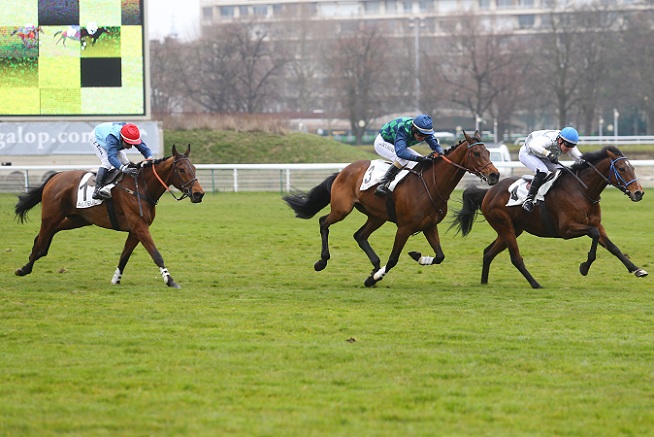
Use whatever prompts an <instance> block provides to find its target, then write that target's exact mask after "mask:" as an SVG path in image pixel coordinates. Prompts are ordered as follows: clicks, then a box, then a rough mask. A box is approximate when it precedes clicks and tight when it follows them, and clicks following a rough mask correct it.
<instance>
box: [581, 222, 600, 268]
mask: <svg viewBox="0 0 654 437" xmlns="http://www.w3.org/2000/svg"><path fill="white" fill-rule="evenodd" d="M588 236H589V237H590V238H591V243H590V250H589V251H588V258H587V259H586V261H584V262H582V263H581V264H579V273H581V275H582V276H586V275H587V274H588V270H590V266H591V264H593V262H594V261H595V260H596V259H597V242H598V241H599V238H600V232H599V229H597V228H594V227H593V228H590V231H589V232H588Z"/></svg>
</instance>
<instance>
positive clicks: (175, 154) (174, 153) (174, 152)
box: [173, 144, 177, 156]
mask: <svg viewBox="0 0 654 437" xmlns="http://www.w3.org/2000/svg"><path fill="white" fill-rule="evenodd" d="M173 156H177V147H175V145H174V144H173Z"/></svg>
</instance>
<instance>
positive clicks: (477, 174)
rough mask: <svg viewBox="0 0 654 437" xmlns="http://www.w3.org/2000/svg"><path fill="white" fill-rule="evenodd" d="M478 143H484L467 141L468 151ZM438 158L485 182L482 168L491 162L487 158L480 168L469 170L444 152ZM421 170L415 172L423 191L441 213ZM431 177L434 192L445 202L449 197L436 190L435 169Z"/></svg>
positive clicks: (481, 143)
mask: <svg viewBox="0 0 654 437" xmlns="http://www.w3.org/2000/svg"><path fill="white" fill-rule="evenodd" d="M466 141H467V140H466ZM461 144H463V142H461V143H459V144H458V145H459V146H460V145H461ZM479 145H482V146H483V145H484V143H483V142H481V141H477V142H475V143H468V146H467V148H468V153H470V149H471V148H473V147H474V146H479ZM439 158H440V159H442V160H444V161H445V162H447V163H448V164H451V165H453V166H454V167H457V168H459V169H461V170H464V171H466V172H468V173H472V174H474V175H475V176H477V177H478V178H479V179H481V180H483V181H485V182H487V181H488V179H487V178H486V176H484V175H483V174H482V173H481V172H482V170H483V169H485V168H486V167H488V166H489V165H491V164H492V163H493V162H492V161H490V160H489V161H488V163H487V164H485V165H484V166H482V167H481V168H479V169H477V168H473V169H472V170H471V169H469V168H467V167H464V166H462V165H460V164H457V163H456V162H453V161H452V160H451V159H449V158H448V157H447V156H445V155H444V154H441V155H440V156H439ZM432 165H433V162H432ZM422 172H423V171H422V169H421V171H420V173H417V175H418V176H419V177H420V180H421V181H422V185H423V186H424V187H425V191H426V192H427V195H428V196H429V200H430V201H431V203H432V205H434V208H435V209H436V210H437V211H440V212H441V213H442V209H440V208H438V206H437V205H436V201H435V200H434V198H433V197H432V196H431V193H430V191H429V187H427V183H426V182H425V179H424V178H423V177H422ZM432 179H433V181H432V182H433V184H434V188H436V194H438V197H439V198H440V199H441V201H442V202H443V203H447V201H448V200H449V197H448V198H447V199H443V196H441V193H440V191H439V190H438V183H437V182H436V172H435V171H432Z"/></svg>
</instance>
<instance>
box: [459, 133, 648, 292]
mask: <svg viewBox="0 0 654 437" xmlns="http://www.w3.org/2000/svg"><path fill="white" fill-rule="evenodd" d="M583 159H584V160H585V161H586V162H585V163H579V164H574V165H573V166H572V167H571V168H570V169H568V171H566V172H564V173H563V174H562V175H561V176H560V177H559V179H558V180H557V181H556V184H555V185H554V186H552V188H551V189H550V190H549V192H548V193H547V196H546V197H545V202H544V203H539V204H537V206H536V208H535V209H534V211H533V212H531V213H529V212H526V211H524V210H523V209H522V208H521V207H520V206H519V205H518V206H506V204H507V202H508V201H509V196H510V194H511V193H509V190H508V188H509V186H510V185H511V184H512V183H513V182H515V181H516V178H508V179H504V180H502V181H501V182H500V183H499V184H497V185H496V186H494V187H493V188H491V189H488V190H481V189H479V188H476V187H470V188H467V189H466V190H465V191H464V192H463V207H462V209H461V210H460V211H459V212H458V213H457V216H456V218H455V221H454V224H453V226H458V229H459V230H460V231H461V232H462V234H463V236H466V235H468V233H469V232H470V230H471V228H472V224H473V223H474V221H475V217H476V215H477V210H479V209H481V212H482V213H483V215H484V217H485V218H486V220H487V221H488V223H489V224H490V225H491V226H492V227H493V229H495V231H496V232H497V238H496V239H495V241H493V242H492V243H491V244H490V245H489V246H488V247H487V248H486V249H485V250H484V263H483V268H482V273H481V283H482V284H486V283H488V273H489V271H490V264H491V262H493V259H494V258H495V257H496V256H497V254H499V253H500V252H502V251H503V250H504V249H506V248H508V249H509V253H510V255H511V263H512V264H513V265H514V266H515V267H516V268H517V269H518V270H519V271H520V273H522V275H523V276H524V277H525V278H526V279H527V281H529V284H531V286H532V287H533V288H541V286H540V284H539V283H538V282H536V280H535V279H534V278H533V277H532V276H531V274H530V273H529V272H528V271H527V269H526V267H525V263H524V261H523V259H522V255H520V250H519V249H518V243H517V241H516V239H517V238H518V236H520V234H522V232H523V231H527V232H528V233H530V234H532V235H536V236H538V237H550V238H563V239H565V240H567V239H570V238H577V237H581V236H583V235H588V236H589V237H590V238H591V239H592V242H591V245H590V251H589V252H588V259H587V260H586V261H585V262H583V263H581V265H580V266H579V272H580V273H581V274H582V275H583V276H586V275H587V274H588V270H589V269H590V266H591V264H592V263H593V261H595V258H596V252H597V243H599V244H601V245H602V247H604V248H606V249H607V250H608V251H609V252H611V253H612V254H613V255H615V256H616V257H618V259H620V261H622V264H624V265H625V267H627V270H628V271H629V273H633V274H635V275H636V276H637V277H644V276H647V272H646V271H645V270H643V269H641V268H639V267H637V266H636V265H634V263H632V262H631V261H630V260H629V258H627V257H626V256H625V255H624V254H623V253H622V252H621V251H620V249H618V247H617V246H616V245H615V244H613V243H612V242H611V240H609V237H608V236H607V235H606V231H605V230H604V226H602V223H601V220H602V213H601V209H600V204H599V202H600V194H601V193H602V191H603V190H604V188H605V187H606V186H607V185H609V184H611V185H613V186H615V187H617V188H618V189H619V190H620V191H622V192H623V193H625V194H626V195H628V196H629V198H630V199H631V200H632V201H633V202H638V201H640V200H641V199H642V198H643V188H642V187H641V185H640V183H639V182H638V179H637V178H636V172H635V169H634V167H633V165H631V163H630V162H629V160H628V159H627V158H626V157H625V156H624V155H623V154H622V152H620V150H618V149H617V148H616V147H612V146H609V147H605V148H604V149H602V150H598V151H596V152H590V153H585V154H584V155H583Z"/></svg>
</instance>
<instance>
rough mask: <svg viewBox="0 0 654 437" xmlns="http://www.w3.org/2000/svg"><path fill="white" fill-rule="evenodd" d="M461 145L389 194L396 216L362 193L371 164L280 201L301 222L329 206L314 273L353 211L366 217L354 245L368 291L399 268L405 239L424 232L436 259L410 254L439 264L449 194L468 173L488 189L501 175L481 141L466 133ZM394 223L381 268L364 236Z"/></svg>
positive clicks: (363, 163) (382, 201) (323, 263)
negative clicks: (367, 266)
mask: <svg viewBox="0 0 654 437" xmlns="http://www.w3.org/2000/svg"><path fill="white" fill-rule="evenodd" d="M464 135H465V140H463V141H461V142H460V143H459V144H457V145H456V146H453V147H451V148H450V149H448V150H447V151H446V152H445V153H444V155H442V156H441V157H439V158H436V159H435V160H434V161H433V162H426V163H419V164H417V165H416V167H415V168H414V169H413V170H412V171H411V173H410V174H409V175H407V177H406V179H405V180H403V181H402V182H401V183H400V184H398V186H397V188H396V189H395V190H394V191H393V193H392V196H391V197H392V200H393V201H394V210H393V209H392V208H391V210H392V211H394V215H395V217H392V216H391V215H390V214H389V209H388V208H387V202H386V200H385V199H384V198H380V197H379V196H375V195H374V191H375V189H374V187H372V188H370V189H367V190H365V191H361V189H360V187H361V183H362V181H363V178H364V176H365V174H366V170H368V167H369V166H370V161H356V162H353V163H352V164H350V165H348V166H347V167H345V168H344V169H343V170H342V171H341V172H340V173H336V174H334V175H332V176H330V177H329V178H327V179H326V180H325V181H323V182H322V183H321V184H320V185H318V186H316V187H314V188H313V189H312V190H311V191H310V192H309V193H308V194H305V193H299V194H294V195H288V196H285V197H284V201H286V203H287V204H288V205H289V206H290V207H291V208H292V209H293V211H295V215H296V216H297V217H299V218H303V219H309V218H311V217H313V216H314V215H315V214H317V213H318V212H319V211H320V210H321V209H322V208H324V207H325V206H327V205H329V204H330V203H331V211H330V213H329V214H328V215H326V216H323V217H321V218H320V220H319V223H320V235H321V237H322V252H321V255H320V259H319V260H318V261H317V262H316V263H315V264H314V269H315V270H316V271H320V270H323V269H324V268H325V267H326V266H327V261H328V260H329V258H330V254H329V244H328V236H329V227H330V226H331V225H332V224H334V223H337V222H339V221H341V220H343V219H344V218H345V217H347V216H348V214H350V212H352V209H353V208H356V209H358V210H359V211H360V212H362V213H363V214H365V215H367V216H368V220H367V221H366V223H365V224H364V225H363V226H362V227H361V228H360V229H359V230H358V231H357V232H356V233H355V234H354V239H355V241H356V242H357V243H358V244H359V247H360V248H361V249H362V250H363V251H364V252H365V253H366V255H367V256H368V258H369V259H370V262H371V263H372V265H373V267H374V268H373V270H372V273H371V274H370V276H369V277H368V278H367V279H366V280H365V282H364V284H365V286H366V287H372V286H373V285H375V284H376V283H377V282H379V281H381V280H382V279H383V278H384V276H385V275H386V274H387V273H388V272H389V271H390V270H391V269H392V268H393V267H394V266H395V265H396V264H397V262H398V260H399V257H400V253H401V252H402V249H403V248H404V245H405V244H406V242H407V240H408V238H409V237H410V236H411V235H412V234H415V233H416V232H422V233H423V234H424V235H425V237H426V238H427V241H428V242H429V244H430V246H431V247H432V249H433V250H434V251H435V256H434V257H431V256H422V255H421V254H420V253H419V252H410V253H409V255H410V256H411V257H412V258H413V259H414V260H415V261H417V262H418V263H419V264H421V265H429V264H440V263H441V262H442V261H443V259H444V258H445V255H443V250H442V249H441V243H440V238H439V236H438V228H437V225H438V224H439V223H440V222H441V220H443V218H444V217H445V215H446V214H447V201H448V199H449V197H450V194H451V193H452V191H453V190H454V188H455V187H456V185H457V184H458V183H459V181H460V180H461V178H462V177H463V175H464V174H465V173H466V172H471V173H473V174H475V175H477V176H479V177H480V178H482V179H484V180H486V181H487V182H488V183H489V184H490V185H493V184H495V183H497V181H498V180H499V176H500V174H499V172H498V171H497V169H496V168H495V166H494V165H493V163H492V162H491V161H490V157H489V153H488V150H486V147H485V146H484V144H483V143H482V142H481V140H480V139H479V132H475V135H474V137H471V136H469V135H468V134H466V133H465V132H464ZM387 221H394V222H395V223H397V232H396V234H395V242H394V244H393V249H392V251H391V254H390V256H389V258H388V261H387V263H386V265H385V266H384V267H381V266H380V260H379V257H378V256H377V254H376V253H375V251H374V250H373V249H372V247H371V246H370V244H369V243H368V237H369V236H370V235H371V234H372V233H373V232H375V231H376V230H377V229H379V228H380V227H381V226H382V225H383V224H384V223H385V222H387Z"/></svg>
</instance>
